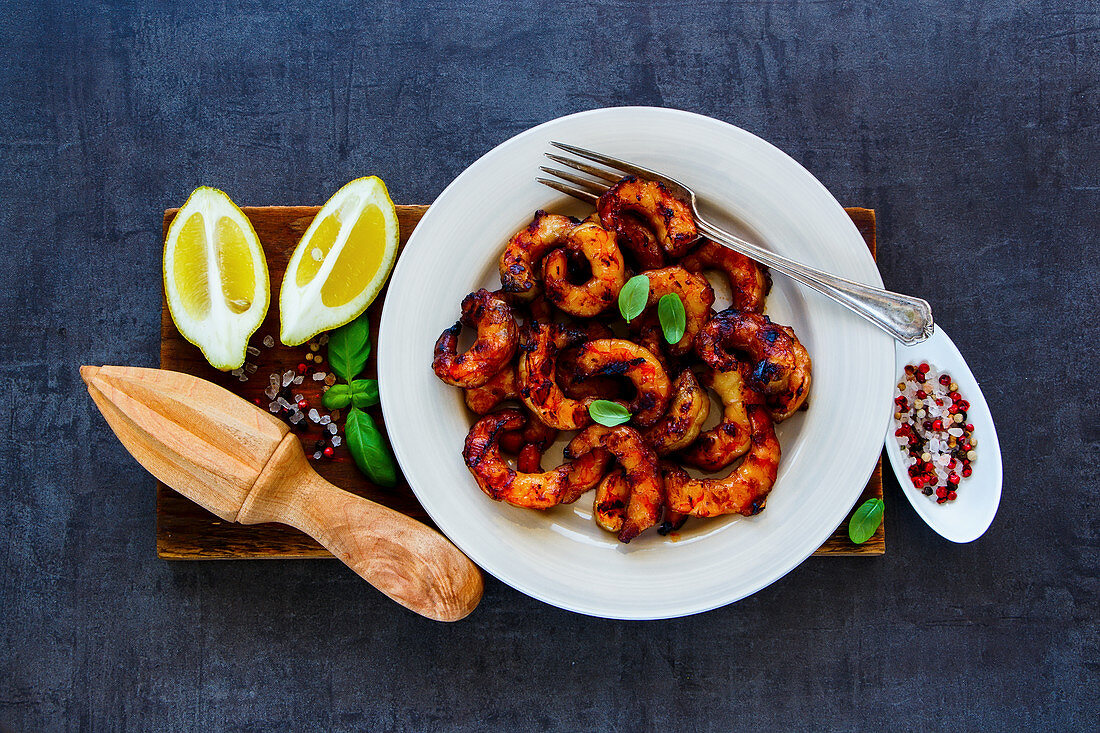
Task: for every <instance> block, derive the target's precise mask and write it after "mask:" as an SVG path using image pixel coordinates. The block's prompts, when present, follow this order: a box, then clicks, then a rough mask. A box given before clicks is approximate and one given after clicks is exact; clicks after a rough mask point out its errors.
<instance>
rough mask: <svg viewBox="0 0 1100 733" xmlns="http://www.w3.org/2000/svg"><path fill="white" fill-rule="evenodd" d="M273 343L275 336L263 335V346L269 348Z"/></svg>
mask: <svg viewBox="0 0 1100 733" xmlns="http://www.w3.org/2000/svg"><path fill="white" fill-rule="evenodd" d="M274 345H275V338H274V337H273V336H272V335H271V334H268V335H267V336H264V346H266V347H267V348H269V349H270V348H271V347H272V346H274Z"/></svg>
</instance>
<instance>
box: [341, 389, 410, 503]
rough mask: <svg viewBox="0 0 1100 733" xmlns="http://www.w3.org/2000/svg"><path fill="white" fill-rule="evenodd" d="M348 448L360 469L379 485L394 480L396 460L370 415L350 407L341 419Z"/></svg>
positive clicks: (392, 483) (394, 483)
mask: <svg viewBox="0 0 1100 733" xmlns="http://www.w3.org/2000/svg"><path fill="white" fill-rule="evenodd" d="M344 437H345V439H346V441H347V445H348V450H349V451H350V452H351V457H352V458H353V459H354V460H355V465H356V466H358V467H359V470H360V471H362V472H363V473H365V474H366V475H367V478H369V479H370V480H371V481H373V482H374V483H376V484H378V485H379V486H395V485H396V484H397V461H395V460H394V457H393V453H392V452H391V451H390V447H389V445H387V443H386V439H385V437H383V435H382V433H381V432H380V431H379V430H378V426H377V425H375V424H374V420H373V419H371V416H370V415H368V414H367V413H365V412H363V411H362V410H358V409H356V408H354V407H353V408H351V410H349V411H348V417H347V420H346V421H345V423H344Z"/></svg>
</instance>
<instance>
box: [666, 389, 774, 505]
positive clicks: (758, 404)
mask: <svg viewBox="0 0 1100 733" xmlns="http://www.w3.org/2000/svg"><path fill="white" fill-rule="evenodd" d="M748 395H751V396H748ZM746 401H747V402H748V403H749V404H747V405H746V410H747V412H748V416H749V424H750V425H751V426H752V427H751V434H752V439H751V444H752V447H751V448H750V449H749V454H748V455H747V456H745V460H744V461H742V462H741V465H739V466H738V467H737V468H735V469H734V470H733V472H732V473H730V475H729V476H727V477H726V478H720V479H695V478H691V477H690V476H688V474H687V472H686V471H684V470H683V469H680V468H675V467H669V468H668V469H667V470H666V471H665V473H664V480H665V488H666V489H667V491H668V505H669V507H671V509H672V510H673V511H675V512H680V513H682V514H690V515H691V516H693V517H714V516H718V515H719V514H743V515H745V516H746V517H750V516H752V515H754V514H758V513H759V512H760V511H761V510H762V509H763V508H764V503H765V501H767V498H768V492H769V491H771V488H772V485H773V484H774V483H775V477H776V475H777V474H778V472H779V455H780V451H779V441H778V440H776V437H775V430H774V429H773V428H772V420H771V417H770V416H769V415H768V410H767V408H766V407H765V406H764V404H763V400H762V399H761V398H760V396H759V395H757V394H756V393H753V392H751V391H750V392H749V393H747V396H746Z"/></svg>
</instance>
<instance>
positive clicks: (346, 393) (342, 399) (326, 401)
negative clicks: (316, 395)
mask: <svg viewBox="0 0 1100 733" xmlns="http://www.w3.org/2000/svg"><path fill="white" fill-rule="evenodd" d="M321 404H322V405H324V406H325V407H326V408H327V409H329V410H342V409H344V408H345V407H347V406H348V405H350V404H351V387H349V386H348V385H346V384H334V385H332V386H331V387H329V388H328V391H327V392H325V393H324V394H323V395H321Z"/></svg>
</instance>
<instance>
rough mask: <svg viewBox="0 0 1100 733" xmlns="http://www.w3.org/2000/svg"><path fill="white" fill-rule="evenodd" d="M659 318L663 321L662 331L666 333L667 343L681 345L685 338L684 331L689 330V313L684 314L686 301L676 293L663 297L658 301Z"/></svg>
mask: <svg viewBox="0 0 1100 733" xmlns="http://www.w3.org/2000/svg"><path fill="white" fill-rule="evenodd" d="M657 317H658V318H659V319H660V320H661V330H662V331H664V332H665V341H667V342H669V343H670V344H678V343H680V339H682V338H683V337H684V329H686V328H687V313H685V312H684V301H682V300H680V296H679V295H677V294H676V293H669V294H668V295H663V296H661V299H660V300H659V301H657Z"/></svg>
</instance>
